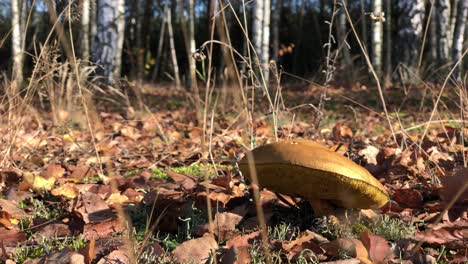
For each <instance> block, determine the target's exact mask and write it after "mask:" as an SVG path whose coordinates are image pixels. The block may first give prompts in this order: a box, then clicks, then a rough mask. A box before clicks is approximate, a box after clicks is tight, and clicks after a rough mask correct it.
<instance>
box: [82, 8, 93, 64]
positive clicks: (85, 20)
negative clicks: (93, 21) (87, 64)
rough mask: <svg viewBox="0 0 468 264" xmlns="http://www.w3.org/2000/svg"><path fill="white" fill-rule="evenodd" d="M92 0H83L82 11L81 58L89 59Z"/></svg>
mask: <svg viewBox="0 0 468 264" xmlns="http://www.w3.org/2000/svg"><path fill="white" fill-rule="evenodd" d="M90 8H91V6H90V0H83V2H82V11H81V44H80V49H81V59H82V60H84V61H88V60H89V47H90V46H89V18H90V11H91V10H90Z"/></svg>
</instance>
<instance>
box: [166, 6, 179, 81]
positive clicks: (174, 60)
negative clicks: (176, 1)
mask: <svg viewBox="0 0 468 264" xmlns="http://www.w3.org/2000/svg"><path fill="white" fill-rule="evenodd" d="M166 19H167V32H168V33H169V46H170V49H171V58H172V67H174V78H175V82H176V88H177V89H180V77H179V64H178V63H177V53H176V50H175V45H174V31H173V30H172V18H171V9H170V8H167V6H166Z"/></svg>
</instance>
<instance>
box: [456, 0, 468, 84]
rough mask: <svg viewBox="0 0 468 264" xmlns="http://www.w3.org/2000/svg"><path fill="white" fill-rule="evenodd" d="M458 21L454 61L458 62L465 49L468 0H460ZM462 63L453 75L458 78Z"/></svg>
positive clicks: (459, 77)
mask: <svg viewBox="0 0 468 264" xmlns="http://www.w3.org/2000/svg"><path fill="white" fill-rule="evenodd" d="M457 9H458V10H457V22H456V23H455V28H454V30H453V63H454V64H455V63H457V62H458V60H460V57H461V55H462V53H463V52H464V51H463V41H464V35H465V27H466V23H467V22H466V19H467V18H466V16H467V12H468V0H460V1H459V3H458V7H457ZM462 65H463V64H462V63H460V64H459V66H458V67H457V68H456V69H455V71H454V73H453V75H454V76H455V78H457V80H460V79H461V77H463V76H460V72H462Z"/></svg>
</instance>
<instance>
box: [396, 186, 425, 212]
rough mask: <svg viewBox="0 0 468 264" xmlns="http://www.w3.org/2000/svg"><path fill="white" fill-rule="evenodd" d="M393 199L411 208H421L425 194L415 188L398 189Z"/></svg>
mask: <svg viewBox="0 0 468 264" xmlns="http://www.w3.org/2000/svg"><path fill="white" fill-rule="evenodd" d="M393 199H394V200H395V201H396V202H397V203H399V204H400V205H403V206H406V207H409V208H421V207H422V206H423V196H422V194H421V193H420V192H419V191H418V190H415V189H398V190H395V193H394V194H393Z"/></svg>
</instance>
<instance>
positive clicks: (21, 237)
mask: <svg viewBox="0 0 468 264" xmlns="http://www.w3.org/2000/svg"><path fill="white" fill-rule="evenodd" d="M0 241H2V242H3V243H4V244H7V245H8V244H16V243H20V242H23V241H26V234H25V233H24V232H22V231H18V230H15V229H7V228H5V227H0Z"/></svg>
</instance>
